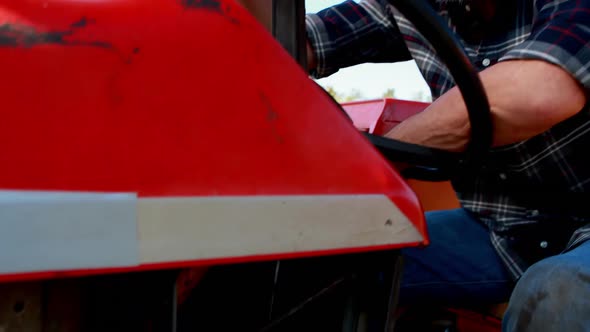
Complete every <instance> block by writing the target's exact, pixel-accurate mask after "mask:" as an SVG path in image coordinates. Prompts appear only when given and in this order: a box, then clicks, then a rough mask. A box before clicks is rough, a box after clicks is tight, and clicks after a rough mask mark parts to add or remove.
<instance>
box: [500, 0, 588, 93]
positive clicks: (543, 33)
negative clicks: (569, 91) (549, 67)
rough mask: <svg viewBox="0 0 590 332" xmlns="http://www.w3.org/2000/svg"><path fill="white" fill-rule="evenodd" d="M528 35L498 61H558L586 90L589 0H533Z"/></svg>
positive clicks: (554, 62) (557, 63)
mask: <svg viewBox="0 0 590 332" xmlns="http://www.w3.org/2000/svg"><path fill="white" fill-rule="evenodd" d="M535 6H536V8H538V12H537V16H536V18H535V21H534V22H533V27H532V31H531V34H530V36H529V37H528V38H527V40H525V41H524V42H523V43H521V44H519V45H518V46H517V47H515V48H513V49H512V50H510V51H509V52H507V53H506V54H505V55H504V56H503V57H502V58H501V59H500V61H504V60H512V59H538V60H544V61H547V62H549V63H553V64H555V65H558V66H560V67H562V68H563V69H565V70H566V71H568V72H569V73H570V74H572V75H573V76H574V77H575V78H576V79H577V80H578V81H579V82H580V84H582V85H583V86H584V88H585V89H586V91H590V0H554V1H552V0H536V1H535Z"/></svg>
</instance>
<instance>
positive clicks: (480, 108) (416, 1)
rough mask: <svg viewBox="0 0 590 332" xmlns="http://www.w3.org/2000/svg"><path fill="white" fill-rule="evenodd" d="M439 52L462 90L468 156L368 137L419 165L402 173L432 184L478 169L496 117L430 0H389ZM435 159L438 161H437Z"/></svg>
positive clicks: (389, 153) (387, 153)
mask: <svg viewBox="0 0 590 332" xmlns="http://www.w3.org/2000/svg"><path fill="white" fill-rule="evenodd" d="M388 2H389V3H390V4H391V5H393V6H394V7H395V8H396V9H397V10H399V11H400V12H401V13H402V14H403V15H404V16H405V17H406V18H407V19H408V20H410V21H411V22H412V23H413V24H414V26H415V27H416V29H417V30H418V31H419V32H420V33H421V34H422V35H423V36H424V37H425V38H426V39H427V40H428V41H429V42H430V43H431V45H432V47H433V48H434V49H435V50H437V53H438V55H439V57H440V58H441V60H442V61H443V62H444V63H445V65H446V66H447V68H448V69H449V71H450V72H451V75H452V77H453V79H454V80H455V83H456V85H457V87H458V88H459V90H460V92H461V95H462V96H463V100H464V102H465V105H466V106H467V112H468V116H469V122H470V124H471V138H470V141H469V143H468V146H467V149H466V151H465V152H464V153H452V152H448V151H444V150H441V149H435V148H429V147H425V146H421V145H416V144H411V143H405V142H401V141H398V140H394V139H390V138H384V137H380V136H375V135H372V134H366V136H367V138H368V139H369V141H371V143H373V145H374V146H375V147H376V148H377V149H378V150H380V152H381V153H382V154H384V156H385V157H387V158H388V159H389V160H392V161H400V162H412V161H414V162H415V163H413V164H415V165H416V166H415V167H412V168H409V169H407V170H405V171H403V172H402V174H403V175H404V176H405V177H408V178H418V179H423V180H429V181H441V180H447V179H449V178H450V177H452V175H453V173H454V172H457V170H459V169H461V170H464V169H466V168H469V169H471V170H473V169H476V168H477V167H478V166H479V165H480V163H481V161H482V160H483V159H484V158H485V156H486V154H487V152H488V150H489V149H490V147H491V144H492V135H493V127H492V117H491V111H490V105H489V102H488V98H487V95H486V92H485V89H484V87H483V84H482V82H481V80H480V79H479V74H478V72H477V71H476V70H475V68H474V67H473V65H472V64H471V62H470V60H469V58H468V57H467V55H466V54H465V53H464V52H463V50H462V49H461V48H460V46H459V45H461V44H460V43H459V41H458V40H457V38H456V37H455V35H454V34H453V32H452V31H451V30H450V29H449V27H448V26H447V25H446V24H445V23H444V22H443V20H442V18H441V17H440V16H439V15H438V14H437V13H436V11H435V10H434V8H432V7H431V6H430V4H429V3H428V2H427V1H426V0H388ZM433 158H434V159H433Z"/></svg>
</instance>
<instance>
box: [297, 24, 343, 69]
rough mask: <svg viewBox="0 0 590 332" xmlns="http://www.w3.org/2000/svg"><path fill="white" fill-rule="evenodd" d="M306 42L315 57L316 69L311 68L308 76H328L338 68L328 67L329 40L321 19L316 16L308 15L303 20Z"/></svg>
mask: <svg viewBox="0 0 590 332" xmlns="http://www.w3.org/2000/svg"><path fill="white" fill-rule="evenodd" d="M305 25H306V30H307V40H308V41H309V44H310V45H311V49H312V50H313V53H314V55H315V60H316V68H311V70H310V72H309V74H310V75H311V76H312V77H314V78H322V77H326V76H330V75H332V74H334V73H335V72H337V71H338V69H339V68H335V67H330V66H329V65H328V62H327V61H326V59H327V56H326V55H327V53H328V52H330V47H331V46H330V44H331V40H330V38H329V36H328V31H327V29H326V26H325V25H324V22H323V21H322V19H321V18H320V17H319V16H318V15H316V14H308V15H307V16H306V18H305Z"/></svg>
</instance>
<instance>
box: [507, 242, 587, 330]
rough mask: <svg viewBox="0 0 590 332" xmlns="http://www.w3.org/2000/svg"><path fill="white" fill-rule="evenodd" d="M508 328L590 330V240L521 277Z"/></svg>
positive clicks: (511, 299) (508, 311)
mask: <svg viewBox="0 0 590 332" xmlns="http://www.w3.org/2000/svg"><path fill="white" fill-rule="evenodd" d="M503 330H504V331H519V332H520V331H522V332H528V331H540V332H542V331H568V332H575V331H590V241H587V242H586V243H583V244H581V245H580V246H578V247H577V248H575V249H573V250H571V251H569V252H567V253H565V254H561V255H557V256H553V257H549V258H547V259H544V260H542V261H540V262H538V263H536V264H534V265H533V266H531V267H530V268H529V269H528V270H527V271H526V272H525V274H524V275H523V276H522V278H520V280H519V281H518V283H517V285H516V287H515V289H514V293H513V294H512V297H511V298H510V304H509V306H508V309H507V311H506V315H505V316H504V321H503Z"/></svg>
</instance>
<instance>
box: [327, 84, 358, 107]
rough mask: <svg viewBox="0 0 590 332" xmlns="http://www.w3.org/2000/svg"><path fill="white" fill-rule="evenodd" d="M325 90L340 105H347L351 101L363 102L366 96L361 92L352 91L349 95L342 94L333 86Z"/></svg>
mask: <svg viewBox="0 0 590 332" xmlns="http://www.w3.org/2000/svg"><path fill="white" fill-rule="evenodd" d="M324 89H325V90H326V91H327V92H328V93H329V94H330V95H331V96H332V97H333V98H334V99H336V101H337V102H339V103H347V102H351V101H357V100H363V99H365V96H363V93H362V92H361V91H360V90H356V89H354V90H352V91H350V92H349V93H340V92H338V91H336V89H334V88H333V87H331V86H326V87H324Z"/></svg>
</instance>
